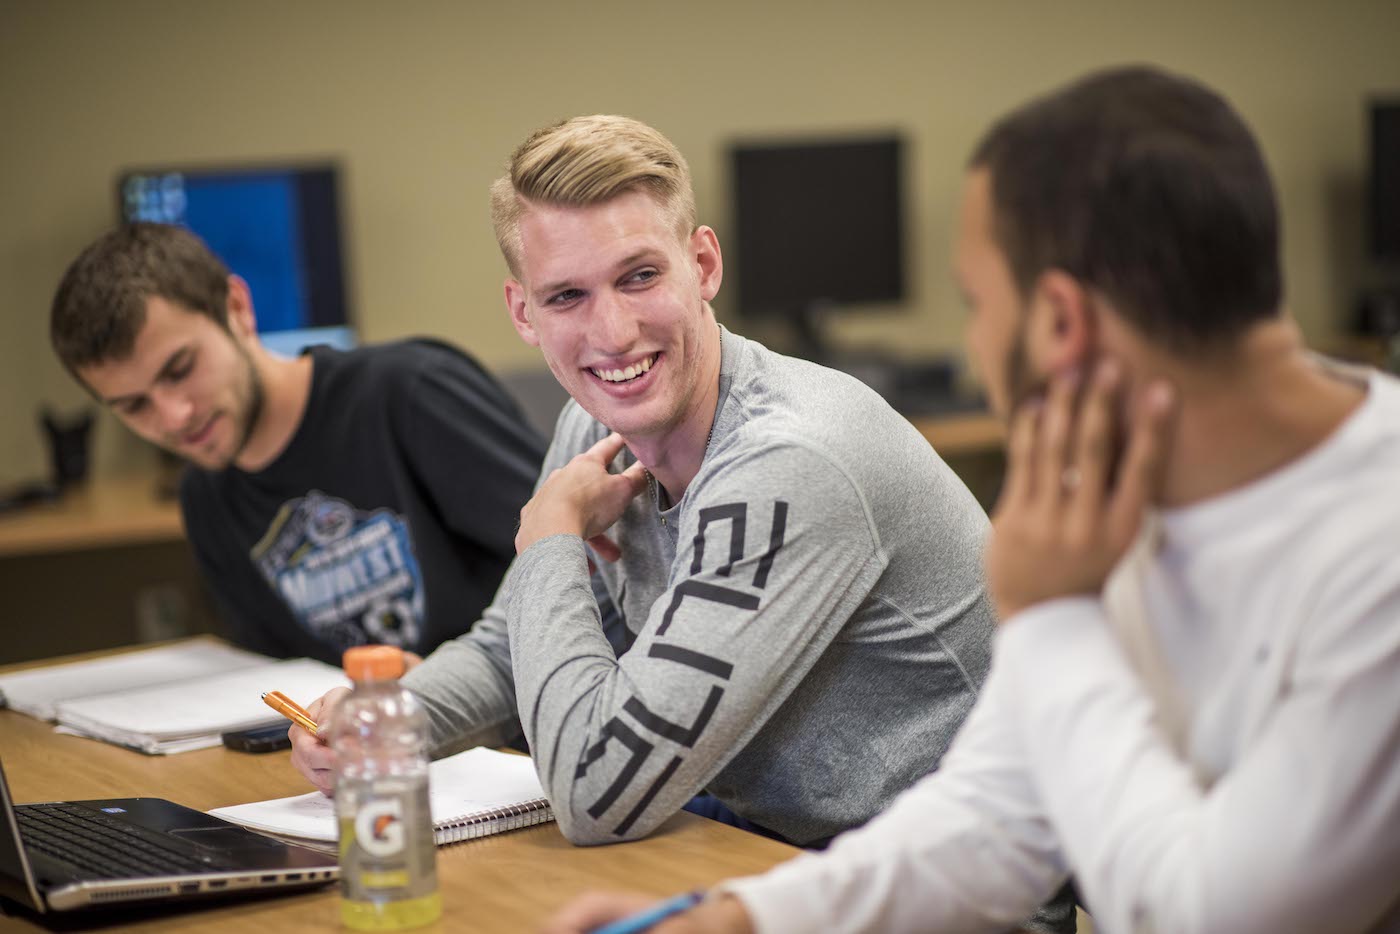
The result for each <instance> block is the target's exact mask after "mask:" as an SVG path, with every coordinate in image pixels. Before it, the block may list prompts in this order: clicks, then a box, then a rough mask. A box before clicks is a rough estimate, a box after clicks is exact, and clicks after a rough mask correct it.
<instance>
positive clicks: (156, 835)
mask: <svg viewBox="0 0 1400 934" xmlns="http://www.w3.org/2000/svg"><path fill="white" fill-rule="evenodd" d="M0 808H2V809H3V820H0V896H3V897H4V898H8V899H11V900H12V901H15V902H18V903H19V904H21V905H24V906H27V907H29V908H31V909H33V910H35V911H38V912H48V911H71V910H73V909H83V908H95V907H100V906H104V905H112V904H128V903H161V902H169V901H177V900H184V899H196V898H207V897H211V896H227V895H228V894H229V893H233V892H239V891H249V892H251V891H257V892H260V893H261V892H267V891H270V890H292V889H303V888H308V887H311V886H318V885H324V884H326V883H327V882H331V881H333V880H334V879H336V878H338V877H339V874H340V870H339V867H338V865H337V863H336V858H335V856H334V855H333V854H327V853H322V852H318V851H316V850H313V849H308V848H306V847H302V846H296V845H295V844H291V843H284V842H282V841H280V840H274V839H272V838H271V837H265V836H263V835H261V834H257V833H254V832H252V831H251V830H248V829H247V828H245V827H240V826H238V825H237V824H233V823H230V822H228V821H225V820H221V819H219V818H217V817H211V816H209V815H208V814H205V813H203V812H201V811H196V810H194V809H193V808H187V807H184V806H182V805H179V804H176V803H174V802H173V801H166V800H164V799H161V798H111V799H107V800H101V801H61V802H52V803H47V804H21V805H16V804H14V802H12V801H11V800H10V789H9V785H8V783H7V782H6V781H5V772H4V769H3V768H0Z"/></svg>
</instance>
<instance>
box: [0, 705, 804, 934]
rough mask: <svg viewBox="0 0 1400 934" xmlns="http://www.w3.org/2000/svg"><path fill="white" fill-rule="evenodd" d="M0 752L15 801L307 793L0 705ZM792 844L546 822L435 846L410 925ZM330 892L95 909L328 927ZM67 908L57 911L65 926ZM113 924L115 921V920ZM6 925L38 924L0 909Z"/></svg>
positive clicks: (698, 879)
mask: <svg viewBox="0 0 1400 934" xmlns="http://www.w3.org/2000/svg"><path fill="white" fill-rule="evenodd" d="M0 749H3V750H4V766H5V774H6V776H7V777H8V779H9V783H10V791H11V794H12V795H13V796H14V799H15V801H17V802H20V803H24V802H29V801H51V800H73V799H78V800H81V799H83V798H93V797H122V796H135V795H148V796H156V797H165V798H170V799H172V800H174V801H178V802H180V803H181V804H186V805H189V806H190V807H195V808H199V809H200V810H208V809H210V808H215V807H220V806H223V805H227V804H236V803H239V802H245V801H251V800H258V799H263V798H274V797H281V796H283V795H289V794H299V793H301V792H304V791H306V784H305V782H304V780H303V779H302V778H301V776H300V775H298V774H297V773H296V771H295V770H294V769H293V768H292V766H291V763H290V762H289V753H286V752H280V753H269V754H263V755H248V754H245V753H238V752H231V751H229V750H226V749H206V750H201V751H199V752H189V753H182V754H180V755H176V756H164V757H162V756H143V755H141V754H139V753H135V752H129V751H127V750H125V749H119V748H117V747H115V746H109V745H107V744H105V743H100V742H96V741H94V740H88V739H80V738H78V737H74V736H60V735H58V734H55V733H54V732H53V728H52V726H51V725H50V724H48V723H44V722H41V721H38V720H34V719H32V718H30V717H26V716H23V715H22V714H17V713H14V712H12V711H8V710H4V711H0ZM796 852H797V851H796V850H795V849H794V848H793V847H790V846H786V845H785V844H781V843H777V842H775V841H772V840H768V839H765V838H763V837H758V836H755V835H753V834H748V833H744V832H743V831H739V830H735V829H733V828H732V827H727V826H724V825H722V824H718V823H715V822H714V821H710V820H706V819H704V818H700V817H696V816H694V815H692V814H678V815H676V816H675V817H673V818H671V820H669V821H667V822H666V824H664V825H663V826H662V828H661V829H660V830H659V831H658V832H657V833H656V834H654V835H653V836H651V837H649V838H648V839H646V840H641V841H638V842H636V843H626V844H619V845H616V846H606V847H587V848H584V847H574V846H571V845H569V843H568V842H567V841H565V840H564V838H563V837H562V836H561V835H560V833H559V830H558V828H557V826H556V825H554V824H546V825H542V826H540V827H533V828H530V829H528V830H519V831H515V832H513V833H507V834H501V835H499V836H495V837H488V838H485V839H482V840H475V841H471V842H468V843H460V844H456V845H453V846H445V847H440V848H439V849H438V876H439V881H440V884H441V887H442V895H443V906H444V907H443V919H442V920H441V921H440V922H438V923H437V924H435V925H431V926H429V927H426V928H421V929H420V930H423V931H426V932H446V931H474V932H492V931H512V932H514V931H528V930H532V929H534V928H535V927H537V926H538V925H539V924H540V923H541V922H542V921H543V920H544V919H545V918H547V917H548V916H549V915H550V914H551V913H552V912H553V911H555V910H556V909H557V908H559V907H560V906H561V905H563V904H564V903H565V902H566V901H568V900H569V899H570V898H572V897H573V896H575V895H577V894H578V893H580V892H583V891H585V890H588V889H593V888H612V889H634V890H641V891H648V892H653V893H655V894H657V895H659V896H660V895H669V894H674V893H676V892H682V891H687V890H689V889H694V888H697V887H702V886H706V885H710V884H713V883H715V882H718V881H719V880H720V879H724V878H728V877H730V876H734V875H744V874H748V873H753V872H759V871H762V870H764V869H767V868H768V867H770V866H772V865H774V864H776V863H779V862H781V861H783V860H785V859H787V858H789V857H791V856H792V855H793V854H794V853H796ZM337 911H338V905H337V890H336V889H335V887H333V886H332V887H329V888H325V889H319V890H316V891H314V892H310V893H305V894H299V895H284V896H277V897H272V898H258V899H253V900H244V901H230V902H227V903H224V904H220V905H218V906H212V907H187V908H185V909H184V910H181V911H178V912H177V911H172V910H171V909H162V910H160V911H158V912H153V911H150V910H147V911H144V912H140V913H139V914H132V915H129V916H126V917H123V916H122V915H113V914H101V913H99V914H97V915H94V916H93V921H94V922H95V924H94V926H96V922H98V921H100V922H101V929H102V930H103V931H130V930H137V929H139V930H142V931H186V930H199V931H201V932H202V931H216V932H217V931H230V932H233V931H249V930H257V931H259V932H260V934H278V932H282V931H286V932H294V931H295V932H300V931H318V930H323V931H338V930H340V927H339V916H338V914H337ZM72 918H73V916H69V918H68V919H65V922H64V923H65V925H66V924H68V923H71V920H72ZM114 921H115V922H116V923H114ZM0 929H3V930H5V931H10V930H24V931H39V930H43V929H42V928H41V927H39V926H38V925H35V924H33V923H31V922H30V921H29V920H27V919H21V918H11V917H5V916H3V915H0Z"/></svg>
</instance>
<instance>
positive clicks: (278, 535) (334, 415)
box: [50, 224, 544, 663]
mask: <svg viewBox="0 0 1400 934" xmlns="http://www.w3.org/2000/svg"><path fill="white" fill-rule="evenodd" d="M50 326H51V337H52V340H53V345H54V349H55V351H56V352H57V353H58V356H59V358H60V359H61V360H62V361H63V363H64V365H65V366H66V367H67V368H68V370H69V372H71V373H72V374H73V375H74V377H75V378H77V379H78V380H79V381H80V382H81V383H82V384H83V385H84V386H85V387H86V388H87V389H88V390H89V391H91V392H92V393H93V394H94V395H95V396H96V397H97V398H98V399H100V400H101V401H103V402H104V403H105V404H107V405H108V406H109V407H110V408H111V409H112V410H113V411H114V412H115V413H116V415H117V417H118V418H119V419H120V420H121V421H122V422H124V423H125V424H126V425H127V426H128V427H130V428H131V429H132V430H133V431H135V432H136V433H137V434H138V435H140V436H141V437H143V438H145V439H147V440H149V441H152V442H154V443H156V444H158V445H160V446H161V447H164V448H166V449H167V450H169V451H171V452H173V453H175V454H177V455H179V456H181V457H182V458H184V459H185V460H186V461H188V462H189V464H190V469H188V470H187V471H186V473H185V476H184V478H183V480H182V482H181V487H180V500H181V506H182V509H183V512H184V520H185V527H186V531H187V534H188V536H189V539H190V542H191V544H192V546H193V548H194V551H195V554H196V556H197V557H198V559H199V563H200V566H201V568H202V570H203V571H204V574H205V577H206V580H207V581H208V584H209V586H210V588H211V590H212V591H213V592H214V594H215V597H216V599H217V601H218V603H219V604H220V609H221V611H222V613H223V615H224V617H225V620H226V622H227V624H228V626H229V629H230V635H231V636H232V638H233V639H234V641H236V642H238V643H240V644H242V645H244V646H247V647H248V648H252V649H255V650H257V651H261V652H265V653H268V654H272V655H280V656H310V657H315V658H321V659H324V660H327V661H331V662H336V663H338V662H339V659H340V654H341V652H342V651H343V650H344V649H345V648H347V647H348V646H351V645H358V644H361V643H366V642H381V643H388V644H393V645H399V646H402V647H403V648H405V649H408V650H410V651H414V652H418V653H426V652H428V651H431V650H432V649H433V648H434V647H435V646H436V645H437V644H438V643H440V642H442V641H444V640H445V639H448V638H450V637H452V636H455V635H458V634H460V633H461V632H463V631H464V630H465V629H466V628H467V627H469V626H470V625H471V623H472V622H473V621H474V620H476V619H478V618H479V617H480V615H481V611H482V609H483V608H484V607H485V606H486V605H487V603H489V602H490V599H491V597H492V595H493V594H494V593H495V590H496V587H497V585H498V584H499V582H500V579H501V576H502V575H503V574H504V573H505V569H506V567H507V566H508V564H509V563H510V559H511V558H512V557H513V556H514V552H515V549H514V546H513V536H514V534H515V528H516V523H517V517H518V515H519V511H520V507H521V506H522V505H523V504H524V503H525V502H526V500H528V499H529V497H530V493H531V490H532V488H533V486H534V483H535V479H536V477H537V475H538V473H539V466H540V462H541V460H542V458H543V455H544V442H543V441H542V440H541V439H540V438H539V437H538V435H537V434H536V433H535V432H534V431H533V430H532V429H531V428H530V427H529V425H528V423H527V422H526V419H525V417H524V415H523V414H522V412H521V411H520V409H519V408H518V407H517V406H516V405H515V403H514V402H513V401H512V400H511V399H510V398H509V397H508V396H507V395H506V394H505V392H504V391H503V390H502V389H501V388H500V386H499V385H497V383H496V382H495V381H494V380H493V379H492V378H491V377H490V375H488V374H487V373H486V372H485V371H484V370H483V369H482V368H481V367H480V366H479V365H478V364H477V363H476V362H475V361H474V360H472V359H471V358H470V357H468V356H466V355H465V354H463V353H461V352H460V351H458V350H456V349H454V348H452V347H449V346H447V345H445V344H441V343H437V342H434V341H424V340H416V341H403V342H400V343H394V344H386V345H381V346H373V347H363V348H359V349H357V350H352V351H348V352H345V351H336V350H332V349H331V348H328V347H318V348H313V349H312V350H311V351H309V352H307V353H304V354H302V355H301V356H299V357H297V358H295V359H286V358H283V357H279V356H277V355H274V354H272V353H269V352H268V351H267V350H266V349H265V348H263V346H262V345H261V344H260V343H259V341H258V338H257V333H256V329H255V325H254V315H253V302H252V296H251V295H250V294H249V291H248V286H247V284H246V283H245V282H244V281H243V280H242V279H240V278H239V277H238V276H235V275H230V274H229V272H228V270H227V269H226V268H225V267H224V265H223V264H222V263H221V262H220V261H219V259H218V258H217V257H215V256H214V255H213V254H212V253H211V252H210V251H209V250H208V248H207V247H206V246H205V245H204V244H203V243H202V242H201V241H200V240H199V238H198V237H196V236H195V235H194V234H192V233H190V232H189V231H188V230H185V229H183V228H179V227H172V226H165V225H158V224H133V225H130V226H127V227H123V228H120V229H118V230H115V231H113V232H111V233H109V234H107V235H106V236H104V237H102V238H101V239H99V240H98V241H97V242H95V243H94V244H92V245H91V246H90V247H88V249H86V250H85V251H84V252H83V253H82V254H81V255H80V256H79V257H78V258H77V259H76V260H75V261H74V262H73V264H72V265H71V266H70V267H69V269H68V271H67V273H66V274H65V275H64V278H63V281H62V282H61V284H60V285H59V288H58V291H57V294H56V295H55V297H54V302H53V308H52V312H51V319H50Z"/></svg>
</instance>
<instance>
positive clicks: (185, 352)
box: [102, 345, 194, 406]
mask: <svg viewBox="0 0 1400 934" xmlns="http://www.w3.org/2000/svg"><path fill="white" fill-rule="evenodd" d="M193 352H194V351H192V350H191V349H190V347H189V346H188V345H186V346H184V347H181V348H179V349H178V350H176V351H175V352H174V353H173V354H171V355H170V356H169V357H167V358H166V360H165V365H164V366H162V367H161V368H160V372H159V373H157V374H156V378H155V382H157V383H158V382H160V381H161V380H163V379H165V378H167V377H168V376H170V371H171V370H173V369H175V368H176V367H178V366H179V365H180V363H182V362H183V361H184V358H186V357H188V356H189V355H190V354H191V353H193ZM145 395H146V394H145V393H144V392H133V393H128V394H127V395H124V396H113V397H112V398H110V399H103V400H102V401H103V402H105V403H106V404H107V405H111V406H117V405H126V404H128V403H130V402H135V401H136V400H137V399H140V398H141V397H143V396H145Z"/></svg>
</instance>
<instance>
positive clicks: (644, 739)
mask: <svg viewBox="0 0 1400 934" xmlns="http://www.w3.org/2000/svg"><path fill="white" fill-rule="evenodd" d="M722 345H723V350H722V361H721V372H720V393H719V403H718V407H717V410H716V418H715V425H714V431H713V433H712V436H711V439H710V442H709V446H708V448H707V451H706V454H705V457H704V461H703V463H702V464H701V467H700V471H699V473H698V474H697V475H696V477H695V479H694V480H693V481H692V483H691V484H690V487H689V488H688V489H687V490H686V493H685V495H684V496H683V497H682V498H681V500H680V501H679V502H678V503H676V504H674V505H669V504H659V503H658V502H657V498H656V492H655V489H654V488H652V489H651V490H649V491H648V493H647V494H644V495H642V496H639V497H638V498H637V499H636V500H634V501H633V502H632V503H631V504H630V505H629V506H628V508H627V510H626V512H625V513H624V514H623V515H622V517H621V518H620V519H619V520H618V522H617V524H616V525H615V526H614V527H613V528H612V530H611V535H612V537H613V539H614V540H615V541H617V542H618V543H619V545H620V546H621V547H622V550H623V557H622V559H621V560H620V561H619V562H617V563H615V564H609V563H607V562H602V561H598V562H596V563H597V565H598V575H599V578H600V579H601V584H602V586H604V587H606V590H607V592H608V594H609V595H610V597H611V598H612V601H613V603H614V604H615V605H616V606H617V607H618V609H619V610H620V612H621V617H622V624H623V626H625V632H620V633H614V634H613V638H612V639H611V641H610V639H609V637H608V635H607V634H605V633H604V632H603V627H602V625H601V623H600V616H599V610H598V601H597V599H596V598H595V595H594V589H593V584H594V583H595V582H596V581H591V580H590V576H589V570H588V561H587V558H588V555H587V551H586V547H585V545H584V543H583V542H582V541H581V540H580V539H578V538H576V537H573V536H564V535H558V536H552V537H550V538H547V539H544V540H542V541H539V542H536V543H535V544H534V545H533V546H531V547H530V548H528V549H527V550H526V551H525V552H524V553H523V554H521V555H519V556H518V557H517V558H516V560H515V562H514V564H513V565H512V567H511V570H510V572H509V573H508V574H507V576H506V579H505V580H504V581H503V583H502V585H501V588H500V590H499V591H498V593H497V595H496V599H495V601H494V603H493V605H492V606H491V608H489V609H488V610H487V612H486V614H485V617H484V618H483V619H482V620H481V621H480V622H479V623H478V624H477V625H476V626H475V627H473V628H472V630H471V631H470V632H469V633H467V634H466V635H464V636H462V637H461V638H459V639H457V640H455V641H453V642H450V643H447V644H445V645H444V646H443V647H442V648H440V649H439V650H438V651H437V652H435V653H434V654H433V656H432V657H430V658H429V659H428V660H427V661H425V662H424V663H423V664H422V665H421V666H419V667H418V668H417V669H415V670H414V671H412V672H411V673H409V675H408V676H407V677H406V678H405V679H404V683H405V684H406V685H408V686H409V687H410V688H412V689H413V690H414V691H415V692H416V693H417V694H418V695H419V696H420V697H421V698H422V700H423V701H424V704H425V705H426V707H427V709H428V711H429V713H430V716H431V719H432V725H433V735H434V741H435V745H436V748H437V752H438V753H439V754H444V753H446V752H449V751H451V750H453V749H456V748H461V747H462V746H465V745H470V744H473V743H499V742H501V741H503V740H504V739H505V738H506V737H507V735H508V734H509V733H510V732H511V731H512V730H513V729H514V727H515V724H516V715H517V706H518V715H519V723H520V725H523V727H524V729H525V733H526V736H527V737H528V739H529V741H530V746H531V749H532V751H533V753H534V757H535V763H536V767H537V768H538V770H539V773H540V778H541V780H542V782H543V783H544V787H545V790H546V792H547V793H548V795H549V798H550V801H551V802H552V803H553V805H554V810H555V813H556V815H557V817H558V819H559V822H560V825H561V828H562V829H563V831H564V833H565V834H566V835H567V836H568V838H569V839H570V840H573V841H574V842H576V843H606V842H615V841H618V840H623V839H631V838H635V837H639V836H643V835H645V834H646V833H648V832H649V831H651V830H652V829H653V828H655V827H656V826H657V825H658V824H659V823H661V822H662V821H663V820H665V819H666V818H667V817H669V816H670V815H671V814H673V813H674V812H675V811H676V810H678V809H679V808H680V807H681V805H683V804H684V803H685V802H686V801H687V800H688V799H689V798H690V797H692V796H693V795H694V794H696V793H697V792H699V791H701V790H708V791H709V792H711V793H712V794H714V795H715V796H716V797H718V798H719V799H720V800H721V801H722V802H724V803H725V804H726V805H728V806H729V807H730V808H731V809H733V810H734V811H735V812H737V813H739V814H740V815H742V816H743V817H745V818H747V819H749V820H751V821H754V822H755V823H758V824H760V825H762V826H765V827H768V828H770V829H772V830H774V831H777V832H778V833H780V834H782V835H783V836H785V837H787V838H788V839H790V840H792V841H794V842H796V843H808V842H811V841H815V840H820V839H823V838H826V837H829V836H831V835H833V834H835V833H838V832H840V831H842V830H845V829H847V828H850V827H853V826H856V825H858V824H861V823H863V822H864V821H866V820H868V819H869V818H870V817H872V816H873V815H874V814H875V813H877V812H878V811H879V810H881V809H882V808H883V807H884V806H886V805H887V804H888V803H889V802H890V801H891V799H892V798H893V797H894V796H895V794H897V793H898V792H899V791H901V790H903V789H905V788H907V787H908V786H910V785H911V784H913V783H914V781H915V780H916V779H917V778H919V777H920V776H921V775H923V774H925V773H927V772H928V771H930V770H931V769H933V768H935V767H936V766H937V765H938V762H939V759H940V757H941V756H942V755H943V752H944V750H945V749H946V748H947V746H948V744H949V741H950V740H951V738H952V736H953V733H954V732H955V731H956V730H957V728H958V726H959V724H960V723H961V722H962V719H963V717H964V716H965V715H966V713H967V712H968V710H969V709H970V708H971V706H972V702H973V697H974V693H975V691H976V689H977V687H978V685H979V684H980V683H981V681H982V680H983V678H984V677H985V675H986V671H987V667H988V661H989V640H990V637H991V631H992V613H991V610H990V607H989V605H988V602H987V599H986V596H985V594H984V592H983V585H982V578H981V571H980V560H979V559H980V551H981V546H982V539H983V536H984V534H985V529H986V519H985V517H984V515H983V513H982V511H981V509H980V507H979V506H978V505H977V503H976V501H975V500H974V499H973V498H972V496H971V494H970V493H969V492H968V491H967V489H966V488H965V487H964V486H963V485H962V483H961V482H960V481H959V480H958V479H957V478H956V477H955V476H954V474H953V473H952V471H951V470H949V468H948V467H947V466H946V465H945V464H944V463H943V462H942V461H941V460H940V459H939V458H938V456H937V455H936V454H935V453H934V452H933V450H932V449H931V448H930V447H929V445H928V444H927V442H925V441H924V439H923V438H922V437H921V436H920V435H919V434H918V433H917V432H916V431H915V430H914V429H913V427H912V426H911V425H910V424H909V423H908V422H907V421H906V420H905V419H904V418H902V417H901V416H899V415H898V414H897V413H896V412H894V411H893V410H892V409H890V407H889V406H888V405H886V404H885V402H884V401H883V400H882V399H880V398H879V396H877V395H876V394H875V393H873V392H871V391H870V390H869V389H867V388H866V387H865V386H864V385H862V384H861V383H859V382H858V381H856V380H854V379H852V378H850V377H848V376H846V375H844V374H841V373H837V372H834V371H832V370H828V369H824V368H822V367H818V366H815V365H813V364H810V363H806V362H804V361H800V360H794V359H791V358H787V357H783V356H780V355H778V354H774V353H772V352H771V351H769V350H767V349H766V348H764V347H763V346H761V345H760V344H757V343H755V342H753V341H748V340H745V339H744V338H742V337H739V336H737V335H735V334H732V333H730V332H727V331H726V332H723V336H722ZM606 434H607V429H606V428H605V427H604V426H603V425H601V424H599V423H598V422H596V421H594V420H593V419H592V418H591V417H590V416H588V415H587V413H585V412H584V411H583V410H582V409H580V408H579V407H577V406H576V405H574V404H573V403H570V404H569V406H568V407H566V409H565V410H564V412H563V413H562V414H561V416H560V419H559V423H558V426H557V428H556V432H555V437H554V442H553V445H552V447H551V449H550V452H549V455H548V457H547V458H546V462H545V466H544V472H543V475H545V476H547V475H548V473H549V471H550V470H551V469H553V468H555V467H558V466H561V465H563V464H564V463H566V462H567V461H568V460H569V459H570V458H571V457H573V456H574V455H576V454H578V453H580V452H582V451H584V450H586V449H587V448H588V447H590V446H591V445H592V444H593V443H595V442H596V441H598V440H599V439H600V438H602V437H603V436H605V435H606ZM631 462H632V456H631V453H630V452H629V451H626V450H624V451H623V452H622V453H621V454H620V455H619V457H618V460H617V463H616V465H615V467H616V469H623V468H624V467H626V466H627V465H628V464H630V463H631ZM663 505H664V506H665V508H662V507H663Z"/></svg>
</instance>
